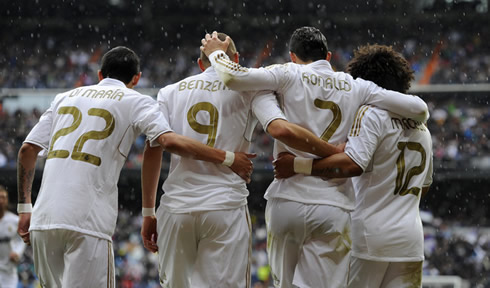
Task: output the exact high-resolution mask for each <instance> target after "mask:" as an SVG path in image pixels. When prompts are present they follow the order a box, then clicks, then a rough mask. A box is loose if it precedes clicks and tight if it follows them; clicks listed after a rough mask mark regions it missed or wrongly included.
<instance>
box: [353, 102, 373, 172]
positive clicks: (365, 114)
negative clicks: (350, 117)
mask: <svg viewBox="0 0 490 288" xmlns="http://www.w3.org/2000/svg"><path fill="white" fill-rule="evenodd" d="M379 123H380V122H379V117H378V116H377V115H376V113H375V111H374V109H373V108H372V107H370V106H367V105H364V106H361V107H360V108H359V110H358V111H357V115H356V119H355V121H354V124H353V125H352V128H351V131H350V133H349V136H348V140H347V144H346V147H345V153H346V154H347V156H349V157H350V158H351V159H352V161H354V162H355V163H356V164H357V165H359V167H361V168H362V170H363V171H365V170H366V168H367V167H368V165H369V163H370V162H371V158H372V157H373V155H374V152H376V148H377V147H378V143H379V139H380V137H381V134H382V133H381V127H380V125H379Z"/></svg>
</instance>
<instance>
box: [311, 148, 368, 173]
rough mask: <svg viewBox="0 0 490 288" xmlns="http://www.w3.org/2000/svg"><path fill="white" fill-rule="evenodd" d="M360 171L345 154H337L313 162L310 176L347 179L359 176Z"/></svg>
mask: <svg viewBox="0 0 490 288" xmlns="http://www.w3.org/2000/svg"><path fill="white" fill-rule="evenodd" d="M362 172H363V171H362V169H361V167H359V165H357V164H356V163H355V162H354V161H352V159H350V158H349V156H347V155H346V154H345V153H338V154H335V155H332V156H330V157H327V158H323V159H316V160H314V161H313V166H312V169H311V175H313V176H321V177H326V178H347V177H354V176H359V175H361V174H362Z"/></svg>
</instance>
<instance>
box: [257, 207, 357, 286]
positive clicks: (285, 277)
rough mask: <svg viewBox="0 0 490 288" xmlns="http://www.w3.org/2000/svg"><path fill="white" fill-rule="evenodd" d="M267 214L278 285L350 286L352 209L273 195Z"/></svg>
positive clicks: (269, 238)
mask: <svg viewBox="0 0 490 288" xmlns="http://www.w3.org/2000/svg"><path fill="white" fill-rule="evenodd" d="M265 213H266V224H267V231H268V233H267V235H268V239H267V243H268V245H267V250H268V254H269V264H270V266H271V272H272V277H273V280H274V286H275V287H281V288H283V287H296V286H297V287H302V288H306V287H312V288H321V287H346V286H347V276H348V272H349V257H350V254H351V240H350V213H349V212H348V211H346V210H344V209H341V208H338V207H334V206H330V205H310V204H304V203H299V202H295V201H289V200H285V199H280V198H273V199H270V200H269V201H267V206H266V210H265ZM293 284H294V286H293Z"/></svg>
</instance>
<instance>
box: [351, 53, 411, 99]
mask: <svg viewBox="0 0 490 288" xmlns="http://www.w3.org/2000/svg"><path fill="white" fill-rule="evenodd" d="M347 72H348V73H350V74H351V75H352V77H354V78H357V77H360V78H362V79H364V80H369V81H372V82H374V83H376V84H377V85H378V86H380V87H383V88H385V89H389V90H394V91H398V92H402V93H406V92H407V91H408V89H409V88H410V83H411V81H412V80H413V79H414V76H413V74H414V72H413V70H412V68H411V67H410V64H409V63H408V61H407V60H406V59H405V58H404V57H403V56H402V55H401V54H400V53H398V52H396V51H395V50H393V48H392V47H391V46H384V45H377V44H375V45H366V46H361V47H360V48H359V49H358V50H357V51H355V52H354V58H353V59H352V60H351V61H350V62H349V63H348V64H347Z"/></svg>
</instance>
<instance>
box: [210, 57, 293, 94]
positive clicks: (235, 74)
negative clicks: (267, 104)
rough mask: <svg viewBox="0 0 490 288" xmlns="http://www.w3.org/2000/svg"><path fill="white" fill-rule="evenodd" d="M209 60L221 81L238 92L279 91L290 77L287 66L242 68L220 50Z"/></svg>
mask: <svg viewBox="0 0 490 288" xmlns="http://www.w3.org/2000/svg"><path fill="white" fill-rule="evenodd" d="M209 60H210V62H211V65H212V66H213V67H214V69H215V70H216V73H217V74H218V77H219V78H220V79H221V81H223V83H224V84H225V85H226V86H227V87H228V88H230V89H232V90H236V91H251V90H253V91H259V90H274V91H279V90H281V88H282V87H283V86H284V83H285V82H287V79H288V75H289V73H288V71H287V68H286V65H272V66H269V67H268V68H246V67H242V66H240V64H238V63H235V62H233V61H231V60H230V58H229V57H228V55H226V53H225V52H223V51H220V50H218V51H215V52H213V53H211V55H209Z"/></svg>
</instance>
